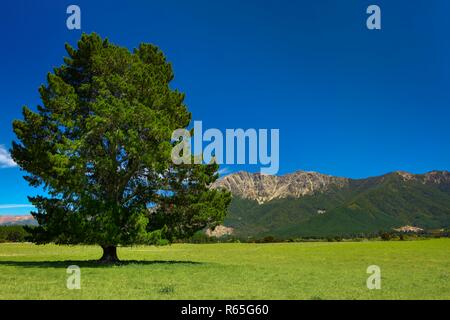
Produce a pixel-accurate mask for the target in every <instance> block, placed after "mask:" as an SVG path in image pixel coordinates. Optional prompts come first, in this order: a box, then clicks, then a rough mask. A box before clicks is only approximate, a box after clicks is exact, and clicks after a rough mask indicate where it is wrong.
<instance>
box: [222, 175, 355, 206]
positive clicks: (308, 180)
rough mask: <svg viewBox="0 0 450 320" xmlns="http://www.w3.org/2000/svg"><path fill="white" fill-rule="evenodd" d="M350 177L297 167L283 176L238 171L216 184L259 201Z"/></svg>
mask: <svg viewBox="0 0 450 320" xmlns="http://www.w3.org/2000/svg"><path fill="white" fill-rule="evenodd" d="M348 182H349V179H347V178H339V177H333V176H329V175H325V174H321V173H317V172H306V171H297V172H295V173H292V174H287V175H284V176H271V175H262V174H259V173H255V174H252V173H248V172H242V171H241V172H238V173H235V174H231V175H229V176H226V177H224V178H223V179H220V180H218V181H216V182H215V183H214V185H213V187H214V188H220V187H222V188H225V189H227V190H229V191H231V193H232V194H233V195H234V196H238V197H241V198H244V199H251V200H256V201H257V202H258V203H259V204H262V203H265V202H268V201H271V200H274V199H283V198H288V197H293V198H300V197H302V196H305V195H311V194H314V193H317V192H325V191H328V190H330V189H332V188H342V187H344V186H346V185H348Z"/></svg>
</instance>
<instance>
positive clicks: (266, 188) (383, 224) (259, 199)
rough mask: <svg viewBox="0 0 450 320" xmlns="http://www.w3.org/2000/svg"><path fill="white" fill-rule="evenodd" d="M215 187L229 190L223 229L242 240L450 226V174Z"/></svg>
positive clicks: (297, 178)
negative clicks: (230, 194) (225, 228)
mask: <svg viewBox="0 0 450 320" xmlns="http://www.w3.org/2000/svg"><path fill="white" fill-rule="evenodd" d="M212 187H213V188H225V189H228V190H229V191H231V193H232V195H233V200H232V203H231V205H230V207H229V210H228V216H227V217H226V219H225V222H224V225H225V226H226V227H229V228H233V234H234V235H236V236H238V237H242V238H248V237H261V236H267V235H271V236H276V237H279V238H291V237H302V236H333V235H355V234H367V233H377V232H379V231H387V230H393V229H396V228H400V227H402V226H405V225H409V226H413V227H417V228H422V229H425V230H426V229H440V228H445V229H448V228H450V172H448V171H431V172H428V173H425V174H412V173H408V172H404V171H396V172H392V173H388V174H385V175H382V176H376V177H370V178H366V179H349V178H340V177H333V176H328V175H324V174H320V173H316V172H304V171H298V172H295V173H292V174H287V175H284V176H268V175H261V174H251V173H248V172H239V173H235V174H231V175H228V176H226V177H224V178H222V179H220V180H218V181H216V182H215V183H214V185H213V186H212Z"/></svg>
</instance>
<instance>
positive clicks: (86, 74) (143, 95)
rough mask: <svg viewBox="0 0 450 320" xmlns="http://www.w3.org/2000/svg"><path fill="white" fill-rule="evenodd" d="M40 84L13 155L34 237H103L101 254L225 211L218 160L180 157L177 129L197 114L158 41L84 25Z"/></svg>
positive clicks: (175, 232)
mask: <svg viewBox="0 0 450 320" xmlns="http://www.w3.org/2000/svg"><path fill="white" fill-rule="evenodd" d="M66 50H67V53H68V55H69V56H68V57H66V58H65V59H64V64H63V65H62V66H60V67H59V68H55V69H54V72H53V73H49V74H48V76H47V84H46V85H42V86H41V87H40V89H39V92H40V95H41V100H42V106H38V107H37V112H33V111H32V110H30V109H29V108H27V107H24V108H23V117H24V119H23V120H15V121H14V123H13V129H14V132H15V134H16V135H17V139H18V142H13V147H12V150H11V154H12V157H13V159H14V160H15V161H16V163H17V164H18V165H19V166H20V167H21V168H22V169H23V170H25V171H26V172H27V173H28V174H27V175H26V176H25V177H24V178H25V179H26V180H27V181H28V182H29V184H30V185H31V186H34V187H38V186H43V187H44V189H45V190H46V191H47V194H48V196H37V197H30V201H31V202H32V204H33V205H34V206H35V207H36V208H37V212H34V213H33V216H34V217H35V218H36V220H37V221H38V223H39V227H37V228H33V229H31V230H30V232H31V233H32V238H33V241H35V242H36V243H39V244H41V243H48V242H55V243H57V244H98V245H100V246H101V247H102V248H103V256H102V258H101V259H100V261H102V262H115V261H118V257H117V252H116V248H117V246H118V245H123V246H127V245H133V244H162V243H167V242H170V241H172V240H174V239H179V238H184V237H188V236H190V235H192V234H193V233H195V232H196V231H198V230H200V229H202V228H205V227H214V226H215V225H217V224H219V223H221V222H222V221H223V219H224V217H225V214H226V210H227V207H228V204H229V202H230V200H231V196H230V194H229V193H228V192H225V191H222V190H212V189H210V188H209V185H210V184H211V183H212V182H214V181H215V180H216V179H217V178H218V175H217V169H218V166H217V165H216V164H211V165H203V164H201V165H192V166H187V165H182V166H176V165H174V164H173V163H172V162H171V159H170V154H171V149H172V147H173V142H171V135H172V132H173V131H174V130H175V129H178V128H186V127H187V126H188V125H189V123H190V121H191V114H190V113H189V112H188V110H187V108H186V106H185V105H184V103H183V101H184V94H182V93H180V92H178V91H176V90H172V89H171V88H170V87H169V83H170V82H171V80H172V79H173V77H174V75H173V72H172V67H171V65H170V64H169V63H168V62H167V61H166V59H165V57H164V55H163V53H162V52H161V51H160V50H159V49H158V48H157V47H155V46H153V45H150V44H141V45H140V46H139V47H138V48H137V49H135V50H134V51H133V52H130V51H129V50H128V49H126V48H123V47H119V46H116V45H114V44H111V43H110V42H109V41H108V40H102V39H101V38H100V36H98V35H97V34H91V35H86V34H83V35H82V37H81V39H80V41H79V42H78V47H77V48H76V49H75V48H73V47H71V46H69V45H66Z"/></svg>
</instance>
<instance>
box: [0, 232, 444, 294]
mask: <svg viewBox="0 0 450 320" xmlns="http://www.w3.org/2000/svg"><path fill="white" fill-rule="evenodd" d="M100 256H101V249H100V248H99V247H96V246H57V245H44V246H37V245H33V244H28V243H20V244H13V243H6V244H0V299H450V239H434V240H422V241H392V242H382V241H367V242H332V243H328V242H315V243H280V244H239V243H233V244H175V245H171V246H162V247H153V246H138V247H132V248H120V249H119V257H120V259H121V260H122V263H121V264H120V265H112V266H108V265H106V266H105V265H101V264H98V263H96V262H95V260H96V259H98V258H99V257H100ZM69 265H78V266H79V267H80V268H81V289H80V290H69V289H67V287H66V280H67V277H68V276H69V275H68V274H67V273H66V268H67V267H68V266H69ZM370 265H377V266H379V267H380V268H381V276H382V280H381V289H380V290H369V289H368V288H367V286H366V280H367V278H368V277H369V276H370V274H367V273H366V270H367V267H368V266H370Z"/></svg>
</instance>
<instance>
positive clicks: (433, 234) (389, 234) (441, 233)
mask: <svg viewBox="0 0 450 320" xmlns="http://www.w3.org/2000/svg"><path fill="white" fill-rule="evenodd" d="M430 238H450V229H444V230H433V231H423V232H419V233H415V232H398V231H379V232H375V233H368V234H363V233H361V234H348V235H339V236H327V237H324V236H317V237H314V236H309V237H299V238H277V237H275V236H271V235H267V236H263V237H248V238H246V239H245V238H239V237H233V236H223V237H220V238H216V237H208V236H207V235H206V234H204V233H201V232H198V233H196V234H195V235H194V236H193V237H192V238H190V239H186V240H183V241H180V242H188V243H218V242H219V243H226V242H231V243H233V242H234V243H236V242H243V243H277V242H341V241H365V240H383V241H406V240H420V239H430Z"/></svg>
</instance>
